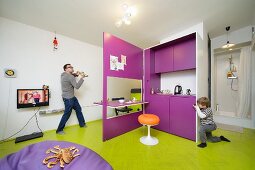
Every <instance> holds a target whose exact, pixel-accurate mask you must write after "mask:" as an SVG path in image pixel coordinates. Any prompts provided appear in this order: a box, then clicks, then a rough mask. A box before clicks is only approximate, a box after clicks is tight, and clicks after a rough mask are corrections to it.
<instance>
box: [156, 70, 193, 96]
mask: <svg viewBox="0 0 255 170" xmlns="http://www.w3.org/2000/svg"><path fill="white" fill-rule="evenodd" d="M180 77H181V78H180ZM191 82H194V83H191ZM178 84H179V85H181V86H182V90H183V94H186V90H187V89H190V90H191V94H195V93H196V70H186V71H178V72H171V73H163V74H161V87H160V89H161V90H170V91H171V93H174V88H175V86H176V85H178Z"/></svg>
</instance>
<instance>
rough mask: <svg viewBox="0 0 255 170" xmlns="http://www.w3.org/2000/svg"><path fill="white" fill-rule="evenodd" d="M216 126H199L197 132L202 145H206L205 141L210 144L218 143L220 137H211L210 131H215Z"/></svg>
mask: <svg viewBox="0 0 255 170" xmlns="http://www.w3.org/2000/svg"><path fill="white" fill-rule="evenodd" d="M216 129H217V126H216V124H212V125H201V126H200V130H199V135H200V140H201V142H202V143H206V139H207V140H208V141H210V142H220V141H221V139H220V137H217V136H212V131H214V130H216Z"/></svg>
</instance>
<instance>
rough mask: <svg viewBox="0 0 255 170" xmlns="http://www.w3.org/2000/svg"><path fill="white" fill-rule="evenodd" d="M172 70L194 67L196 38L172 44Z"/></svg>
mask: <svg viewBox="0 0 255 170" xmlns="http://www.w3.org/2000/svg"><path fill="white" fill-rule="evenodd" d="M173 55H174V71H179V70H187V69H194V68H196V39H195V38H194V39H190V40H187V41H184V42H181V43H178V44H176V45H174V50H173Z"/></svg>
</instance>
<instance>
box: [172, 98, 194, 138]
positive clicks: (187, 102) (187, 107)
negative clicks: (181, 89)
mask: <svg viewBox="0 0 255 170" xmlns="http://www.w3.org/2000/svg"><path fill="white" fill-rule="evenodd" d="M195 103H196V97H195V96H171V97H170V119H169V120H170V122H169V126H170V128H169V130H170V133H171V134H175V135H177V136H181V137H184V138H187V139H191V140H194V141H195V140H196V112H195V110H194V108H193V106H192V105H193V104H195Z"/></svg>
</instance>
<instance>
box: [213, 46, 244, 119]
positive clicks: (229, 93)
mask: <svg viewBox="0 0 255 170" xmlns="http://www.w3.org/2000/svg"><path fill="white" fill-rule="evenodd" d="M231 55H232V61H233V63H234V65H235V67H236V69H237V72H235V73H234V74H235V75H236V76H237V77H238V73H239V63H240V51H235V52H233V53H229V54H221V55H217V56H215V67H214V68H215V82H216V84H215V85H216V87H215V88H216V89H215V90H216V96H215V102H216V104H218V108H219V111H224V112H233V113H237V106H238V91H234V90H238V79H227V72H228V71H229V69H230V68H229V57H231ZM232 81H233V83H232V88H233V89H234V90H232V89H231V82H232ZM227 114H228V113H227ZM229 114H231V113H229Z"/></svg>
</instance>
